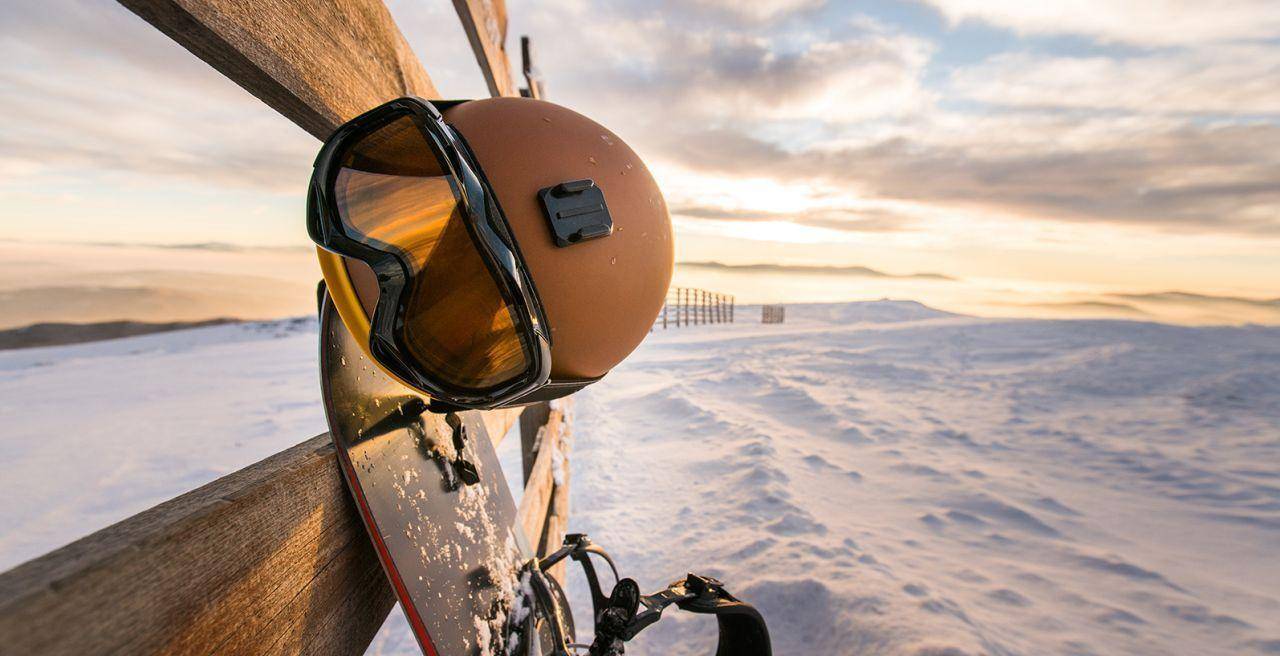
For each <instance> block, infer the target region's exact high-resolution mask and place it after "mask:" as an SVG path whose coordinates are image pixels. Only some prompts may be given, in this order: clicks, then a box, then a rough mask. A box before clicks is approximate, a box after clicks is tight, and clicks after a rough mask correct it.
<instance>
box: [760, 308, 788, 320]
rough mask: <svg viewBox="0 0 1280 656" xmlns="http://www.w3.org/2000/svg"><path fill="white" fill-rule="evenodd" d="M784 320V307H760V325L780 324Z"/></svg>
mask: <svg viewBox="0 0 1280 656" xmlns="http://www.w3.org/2000/svg"><path fill="white" fill-rule="evenodd" d="M786 320H787V308H786V306H784V305H781V304H778V305H762V306H760V323H782V322H783V321H786Z"/></svg>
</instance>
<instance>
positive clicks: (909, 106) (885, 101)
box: [511, 2, 934, 136]
mask: <svg viewBox="0 0 1280 656" xmlns="http://www.w3.org/2000/svg"><path fill="white" fill-rule="evenodd" d="M511 4H512V7H511V15H512V16H513V20H514V18H515V17H517V16H524V17H525V20H527V21H528V22H527V23H523V24H518V25H517V28H518V29H519V30H520V31H521V32H525V31H527V32H529V33H532V34H534V35H539V34H555V33H557V32H559V31H561V30H562V29H563V25H565V24H574V25H577V24H591V25H593V26H595V27H594V28H593V29H590V30H580V31H577V32H575V34H574V36H575V38H574V39H563V40H551V41H550V42H549V43H548V42H547V41H546V40H543V41H536V40H535V45H536V46H537V53H538V56H539V62H540V63H539V67H540V68H541V69H542V70H543V71H544V72H545V73H547V74H548V76H549V78H550V86H549V87H548V88H549V89H550V93H551V95H552V97H554V98H556V99H557V100H561V101H564V102H567V103H568V104H570V105H571V106H574V107H578V108H581V109H582V110H583V111H585V112H586V113H588V114H589V115H591V116H593V117H595V118H597V119H599V120H602V122H608V123H610V124H620V125H625V126H638V125H641V124H643V125H645V126H646V127H648V128H650V129H655V128H657V127H660V126H663V125H668V124H670V123H672V122H676V123H679V124H686V125H687V124H689V123H693V122H699V123H704V124H713V123H718V124H741V123H743V122H760V121H764V122H773V121H804V120H812V121H817V122H824V123H825V122H848V121H854V120H860V119H865V118H868V117H872V116H879V115H883V114H885V113H900V112H912V111H917V110H918V109H919V108H920V107H922V106H923V105H926V104H927V103H928V102H930V99H931V98H930V95H929V94H928V93H927V92H926V91H925V90H924V88H923V86H922V83H921V79H922V76H923V72H924V67H925V66H926V65H927V63H928V61H929V58H930V56H931V53H932V52H933V48H934V46H933V44H932V43H930V42H929V41H927V40H924V39H921V38H918V37H914V36H910V35H907V34H904V33H901V32H898V31H895V30H892V29H890V28H888V27H886V26H884V25H882V24H879V23H876V22H873V21H871V20H869V19H865V18H860V19H856V20H855V19H853V18H849V19H845V20H837V21H834V22H832V23H830V24H825V23H824V22H822V20H821V19H816V18H815V19H810V20H807V21H803V22H801V23H800V24H798V25H793V24H791V23H789V22H787V21H783V20H780V19H775V20H773V21H761V22H756V23H749V24H742V23H734V22H732V21H725V20H719V19H717V18H716V17H715V16H713V15H708V14H707V13H706V12H705V11H699V10H698V9H700V8H704V7H703V5H702V3H698V2H693V3H688V2H685V3H676V2H668V3H664V4H661V5H654V4H652V3H649V2H596V3H587V2H574V3H561V4H557V5H547V4H545V3H539V4H528V5H525V6H517V5H516V3H511ZM717 4H721V3H717ZM723 4H726V5H728V3H723ZM735 4H736V5H739V6H748V5H752V3H735ZM659 7H660V9H661V10H660V11H659ZM775 18H776V17H775ZM655 131H656V129H655ZM624 136H626V135H625V134H624Z"/></svg>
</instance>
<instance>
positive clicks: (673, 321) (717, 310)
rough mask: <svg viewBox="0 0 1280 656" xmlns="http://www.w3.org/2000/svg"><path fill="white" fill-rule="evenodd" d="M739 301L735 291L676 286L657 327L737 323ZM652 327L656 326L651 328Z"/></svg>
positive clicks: (671, 290)
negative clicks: (737, 303) (731, 292)
mask: <svg viewBox="0 0 1280 656" xmlns="http://www.w3.org/2000/svg"><path fill="white" fill-rule="evenodd" d="M735 306H736V302H735V300H734V297H733V295H731V294H720V293H718V292H711V291H707V290H705V289H697V288H694V287H672V288H671V289H669V290H667V301H666V303H664V304H663V305H662V312H660V313H658V318H657V319H656V320H655V321H654V322H653V328H659V327H660V328H662V329H663V330H666V329H667V328H679V327H681V326H697V325H701V324H705V323H733V319H734V309H735ZM651 330H652V329H651Z"/></svg>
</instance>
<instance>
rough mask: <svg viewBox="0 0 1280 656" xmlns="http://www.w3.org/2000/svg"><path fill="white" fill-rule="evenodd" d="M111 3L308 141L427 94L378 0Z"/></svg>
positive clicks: (425, 80) (427, 85)
mask: <svg viewBox="0 0 1280 656" xmlns="http://www.w3.org/2000/svg"><path fill="white" fill-rule="evenodd" d="M120 4H122V5H124V6H125V7H127V8H128V9H130V10H131V11H133V12H134V13H135V14H137V15H138V16H140V17H142V19H143V20H145V21H147V22H148V23H151V24H152V25H153V26H155V27H156V28H157V29H159V30H160V31H161V32H164V33H165V34H166V35H168V36H169V37H170V38H172V39H173V40H174V41H177V42H178V43H179V44H181V45H182V46H183V47H184V48H186V49H187V50H190V51H191V52H192V53H193V54H195V56H197V57H199V58H200V59H202V60H204V61H205V62H207V63H208V64H209V65H210V66H213V67H214V68H215V69H217V70H218V71H219V72H221V73H222V74H223V75H225V76H227V77H228V78H230V79H231V80H232V81H233V82H235V83H236V84H239V85H240V86H242V87H244V88H245V89H246V90H247V91H248V92H249V93H252V94H253V95H254V96H257V97H258V98H260V99H261V100H262V101H263V102H265V103H266V104H268V105H270V106H271V107H272V108H273V109H275V110H276V111H277V112H280V114H282V115H284V117H285V118H287V119H289V120H291V121H293V122H294V123H296V124H298V126H300V127H301V128H302V129H304V130H306V131H307V132H309V133H311V134H312V135H314V136H315V137H316V138H318V139H324V138H326V137H328V136H329V133H330V132H332V131H333V129H334V128H335V127H337V126H338V125H340V124H342V123H343V122H344V121H346V120H348V119H350V118H352V117H354V116H356V115H358V114H360V113H361V112H363V111H365V110H367V109H370V108H372V107H376V106H377V105H379V104H381V103H383V102H386V101H388V100H391V99H393V98H398V97H400V96H404V95H418V96H422V97H426V98H434V97H436V96H437V93H436V88H435V86H434V85H433V84H432V83H431V78H430V77H429V76H428V75H427V73H426V71H424V70H423V69H422V65H421V64H420V63H418V59H417V57H416V56H414V54H413V51H412V50H411V49H410V48H409V44H408V43H406V42H405V40H404V36H403V35H401V34H400V30H399V29H398V28H397V27H396V24H395V21H393V20H392V18H391V14H390V12H388V11H387V8H386V6H385V5H383V4H382V1H381V0H254V1H253V2H246V1H245V0H120ZM198 101H199V99H192V102H198Z"/></svg>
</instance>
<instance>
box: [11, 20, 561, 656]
mask: <svg viewBox="0 0 1280 656" xmlns="http://www.w3.org/2000/svg"><path fill="white" fill-rule="evenodd" d="M421 1H424V2H425V1H430V0H421ZM120 2H121V4H123V5H124V6H126V7H128V8H129V9H130V10H132V11H133V12H134V13H136V14H137V15H138V16H140V17H142V19H143V20H145V21H147V22H148V23H150V24H151V25H153V26H154V27H155V28H156V29H158V30H160V31H161V32H163V33H164V34H166V35H168V36H169V37H171V38H172V39H173V40H175V41H177V42H178V43H179V44H181V45H182V46H183V47H185V48H186V49H187V50H189V51H190V52H191V53H192V54H194V55H195V56H197V57H199V58H200V59H202V60H204V61H205V62H207V63H208V64H209V65H211V66H213V67H214V68H215V69H217V70H218V71H220V72H221V73H222V74H223V75H225V76H227V77H228V78H230V79H231V80H232V81H234V82H236V83H237V84H239V85H240V86H242V87H244V88H245V89H246V90H247V91H249V92H250V93H252V94H253V95H254V96H256V97H258V98H259V99H261V100H262V101H263V102H264V103H266V104H267V105H269V106H270V107H272V108H273V109H275V110H276V111H278V112H279V113H280V114H281V115H283V116H284V117H286V118H288V119H290V120H292V121H293V122H294V123H296V124H297V125H299V126H300V127H302V128H303V129H305V130H307V131H308V132H310V133H311V134H312V135H314V136H316V137H317V138H320V139H323V138H325V137H327V136H328V135H329V133H330V132H331V131H332V130H333V129H334V128H335V127H337V126H338V125H339V124H341V123H342V122H344V121H346V120H347V119H349V118H352V117H354V116H355V115H357V114H359V113H361V112H363V111H364V110H367V109H370V108H372V107H375V106H377V105H379V104H381V103H383V102H385V101H388V100H391V99H393V98H397V97H400V96H404V95H418V96H422V97H427V98H432V97H436V96H437V94H436V89H435V86H434V85H433V84H432V82H431V78H430V77H429V76H428V75H427V73H426V71H424V70H423V68H422V66H421V64H419V63H418V60H417V58H416V57H415V56H414V54H413V52H412V51H411V50H410V49H409V46H408V44H407V43H406V42H405V40H404V37H403V36H402V35H401V33H400V30H399V28H397V27H396V25H395V22H394V21H393V20H392V18H391V14H390V13H389V12H388V11H387V8H386V7H385V6H384V5H383V4H382V1H381V0H261V1H260V2H245V1H244V0H120ZM453 4H454V6H455V8H456V9H457V12H458V15H459V17H460V18H461V21H462V26H463V28H464V29H465V31H466V33H467V36H468V38H469V39H470V41H471V45H472V49H473V50H474V51H475V55H476V59H477V61H478V62H479V63H480V68H481V70H482V71H483V72H484V76H485V80H486V82H487V83H488V85H489V89H490V91H491V92H492V93H493V94H495V95H516V94H517V93H519V92H518V91H517V89H516V87H515V83H514V81H513V80H512V76H511V72H510V64H509V62H508V59H507V54H506V49H505V44H506V25H507V17H506V10H505V6H504V3H503V2H502V0H454V3H453ZM525 70H529V71H532V70H533V68H532V67H531V66H530V65H529V64H528V62H526V65H525ZM532 86H534V87H535V89H534V92H535V93H536V92H537V91H538V87H539V86H540V85H538V84H533V85H532ZM192 100H193V101H197V100H198V99H194V98H193V99H192ZM299 193H302V190H301V189H299ZM299 221H301V217H299ZM317 385H318V382H317ZM568 408H569V406H568V404H567V403H559V404H556V405H555V406H554V407H553V406H552V405H550V404H546V405H542V406H533V407H531V408H530V409H529V410H527V411H525V413H524V414H521V413H520V412H519V411H514V410H508V411H494V412H487V413H484V416H483V418H484V421H485V424H486V426H487V428H488V430H489V434H490V436H491V438H492V439H493V440H494V442H495V443H497V442H499V441H501V440H502V439H503V437H504V436H505V435H506V433H507V429H508V428H509V427H510V426H511V425H512V424H513V423H515V421H516V420H517V418H519V420H520V423H521V443H522V447H523V454H524V456H523V457H524V462H525V465H524V470H525V471H524V473H525V493H524V495H523V497H522V500H521V503H520V522H521V524H523V525H524V527H525V530H526V531H527V532H528V534H529V536H530V539H531V540H532V541H535V542H536V543H538V545H539V548H540V550H542V551H543V552H544V553H545V551H546V550H547V549H548V547H554V546H555V545H557V544H558V543H559V542H560V540H561V536H562V535H563V532H564V527H565V523H566V522H567V519H568V511H569V507H568V496H569V478H570V477H569V475H568V473H569V471H568V467H567V464H568V454H569V441H568V436H569V433H570V431H569V430H568V426H569V422H570V414H569V409H568ZM436 423H439V422H432V424H433V425H434V424H436ZM139 430H146V427H139ZM394 603H395V598H394V596H393V594H392V592H391V588H390V586H389V585H388V584H387V581H386V577H385V576H384V575H383V572H382V568H381V566H380V565H379V564H378V559H377V556H376V554H375V553H374V550H373V547H372V545H371V544H370V541H369V538H368V536H367V534H366V533H365V530H364V526H363V524H362V523H361V521H360V517H359V515H358V514H357V513H356V510H355V507H354V505H353V503H352V501H351V498H350V495H349V494H348V493H347V490H346V488H345V485H344V483H343V479H342V476H341V473H340V472H339V469H338V462H337V457H336V455H335V453H334V449H333V443H332V440H331V439H330V437H329V435H327V434H324V435H319V436H317V437H314V438H312V439H310V440H307V441H305V442H303V443H301V444H299V445H297V446H295V447H293V448H291V449H288V450H286V451H283V452H281V453H278V454H276V455H274V456H271V457H270V458H267V459H266V460H263V461H262V462H259V463H257V464H254V465H251V466H249V467H246V468H244V469H242V470H240V471H238V472H235V473H232V474H230V475H227V476H225V477H223V478H220V479H218V480H216V481H214V482H212V483H209V484H208V485H205V486H204V487H201V488H199V489H197V490H194V491H191V492H188V493H186V494H183V495H181V496H179V497H177V498H174V499H171V500H169V501H166V502H164V503H162V504H160V505H159V506H156V507H155V508H152V509H150V510H147V511H144V512H142V513H140V514H138V515H135V516H133V517H130V518H128V519H126V520H124V521H122V522H120V523H118V524H115V525H113V526H110V527H108V528H105V529H103V530H101V531H98V532H96V533H93V534H92V535H89V536H88V537H85V538H83V539H81V540H77V541H76V542H73V543H72V544H70V545H67V546H65V547H62V548H61V549H58V550H56V551H54V552H52V553H49V554H46V555H44V556H41V557H40V558H37V559H35V560H32V561H30V562H27V563H25V564H23V565H20V566H18V567H17V568H14V569H12V570H10V571H8V572H5V573H3V574H0V654H5V655H8V654H14V655H18V654H42V655H44V654H77V655H79V654H105V653H111V654H160V653H164V654H321V655H334V656H350V655H354V654H361V653H363V652H364V650H365V649H366V648H367V647H368V645H369V642H370V641H371V640H372V639H373V636H374V635H375V633H376V632H377V631H378V628H379V627H380V626H381V625H382V623H383V620H384V619H385V618H386V616H387V613H388V612H390V610H391V608H392V607H393V606H394Z"/></svg>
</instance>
